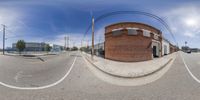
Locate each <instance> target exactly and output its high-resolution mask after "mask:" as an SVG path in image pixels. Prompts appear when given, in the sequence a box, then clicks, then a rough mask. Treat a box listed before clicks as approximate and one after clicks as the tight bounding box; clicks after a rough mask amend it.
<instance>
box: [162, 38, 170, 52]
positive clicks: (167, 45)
mask: <svg viewBox="0 0 200 100" xmlns="http://www.w3.org/2000/svg"><path fill="white" fill-rule="evenodd" d="M169 53H170V42H169V41H168V40H166V39H164V38H163V39H162V55H168V54H169Z"/></svg>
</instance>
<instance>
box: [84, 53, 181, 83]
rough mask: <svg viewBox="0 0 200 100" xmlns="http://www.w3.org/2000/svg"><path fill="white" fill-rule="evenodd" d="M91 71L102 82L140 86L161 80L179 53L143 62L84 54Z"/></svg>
mask: <svg viewBox="0 0 200 100" xmlns="http://www.w3.org/2000/svg"><path fill="white" fill-rule="evenodd" d="M82 56H83V58H84V59H85V61H86V63H87V65H88V67H89V69H90V70H91V71H92V72H93V73H94V74H95V75H96V76H97V77H98V78H100V79H101V80H103V81H106V82H108V83H111V84H115V85H119V86H140V85H145V84H148V83H151V82H154V81H156V80H158V79H159V78H161V77H162V76H163V75H164V74H165V73H166V72H167V71H168V70H169V69H170V67H171V65H172V64H173V62H174V60H175V59H176V56H177V53H173V54H169V55H166V56H164V57H162V58H157V59H153V60H150V61H143V62H118V61H112V60H108V59H104V58H101V57H97V56H93V59H92V58H91V55H89V54H87V53H82Z"/></svg>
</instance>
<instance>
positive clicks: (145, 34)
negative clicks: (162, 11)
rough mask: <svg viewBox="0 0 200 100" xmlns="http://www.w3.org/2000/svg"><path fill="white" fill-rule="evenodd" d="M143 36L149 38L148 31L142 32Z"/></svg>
mask: <svg viewBox="0 0 200 100" xmlns="http://www.w3.org/2000/svg"><path fill="white" fill-rule="evenodd" d="M143 36H146V37H151V34H150V31H148V30H143Z"/></svg>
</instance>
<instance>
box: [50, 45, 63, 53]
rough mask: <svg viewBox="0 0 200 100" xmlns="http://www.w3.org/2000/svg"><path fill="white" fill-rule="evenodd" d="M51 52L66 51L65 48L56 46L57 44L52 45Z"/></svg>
mask: <svg viewBox="0 0 200 100" xmlns="http://www.w3.org/2000/svg"><path fill="white" fill-rule="evenodd" d="M51 47H52V49H51V52H61V51H63V50H64V46H60V45H56V44H51Z"/></svg>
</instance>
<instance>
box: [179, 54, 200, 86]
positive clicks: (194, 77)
mask: <svg viewBox="0 0 200 100" xmlns="http://www.w3.org/2000/svg"><path fill="white" fill-rule="evenodd" d="M179 54H180V56H181V58H182V60H183V63H184V65H185V68H186V69H187V71H188V72H189V74H190V76H191V77H192V78H193V79H194V80H195V81H197V82H198V83H200V80H199V79H198V78H197V77H196V76H194V74H193V73H192V72H191V71H190V69H189V67H188V66H187V64H186V62H185V59H184V58H183V56H182V54H181V52H180V53H179Z"/></svg>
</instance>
